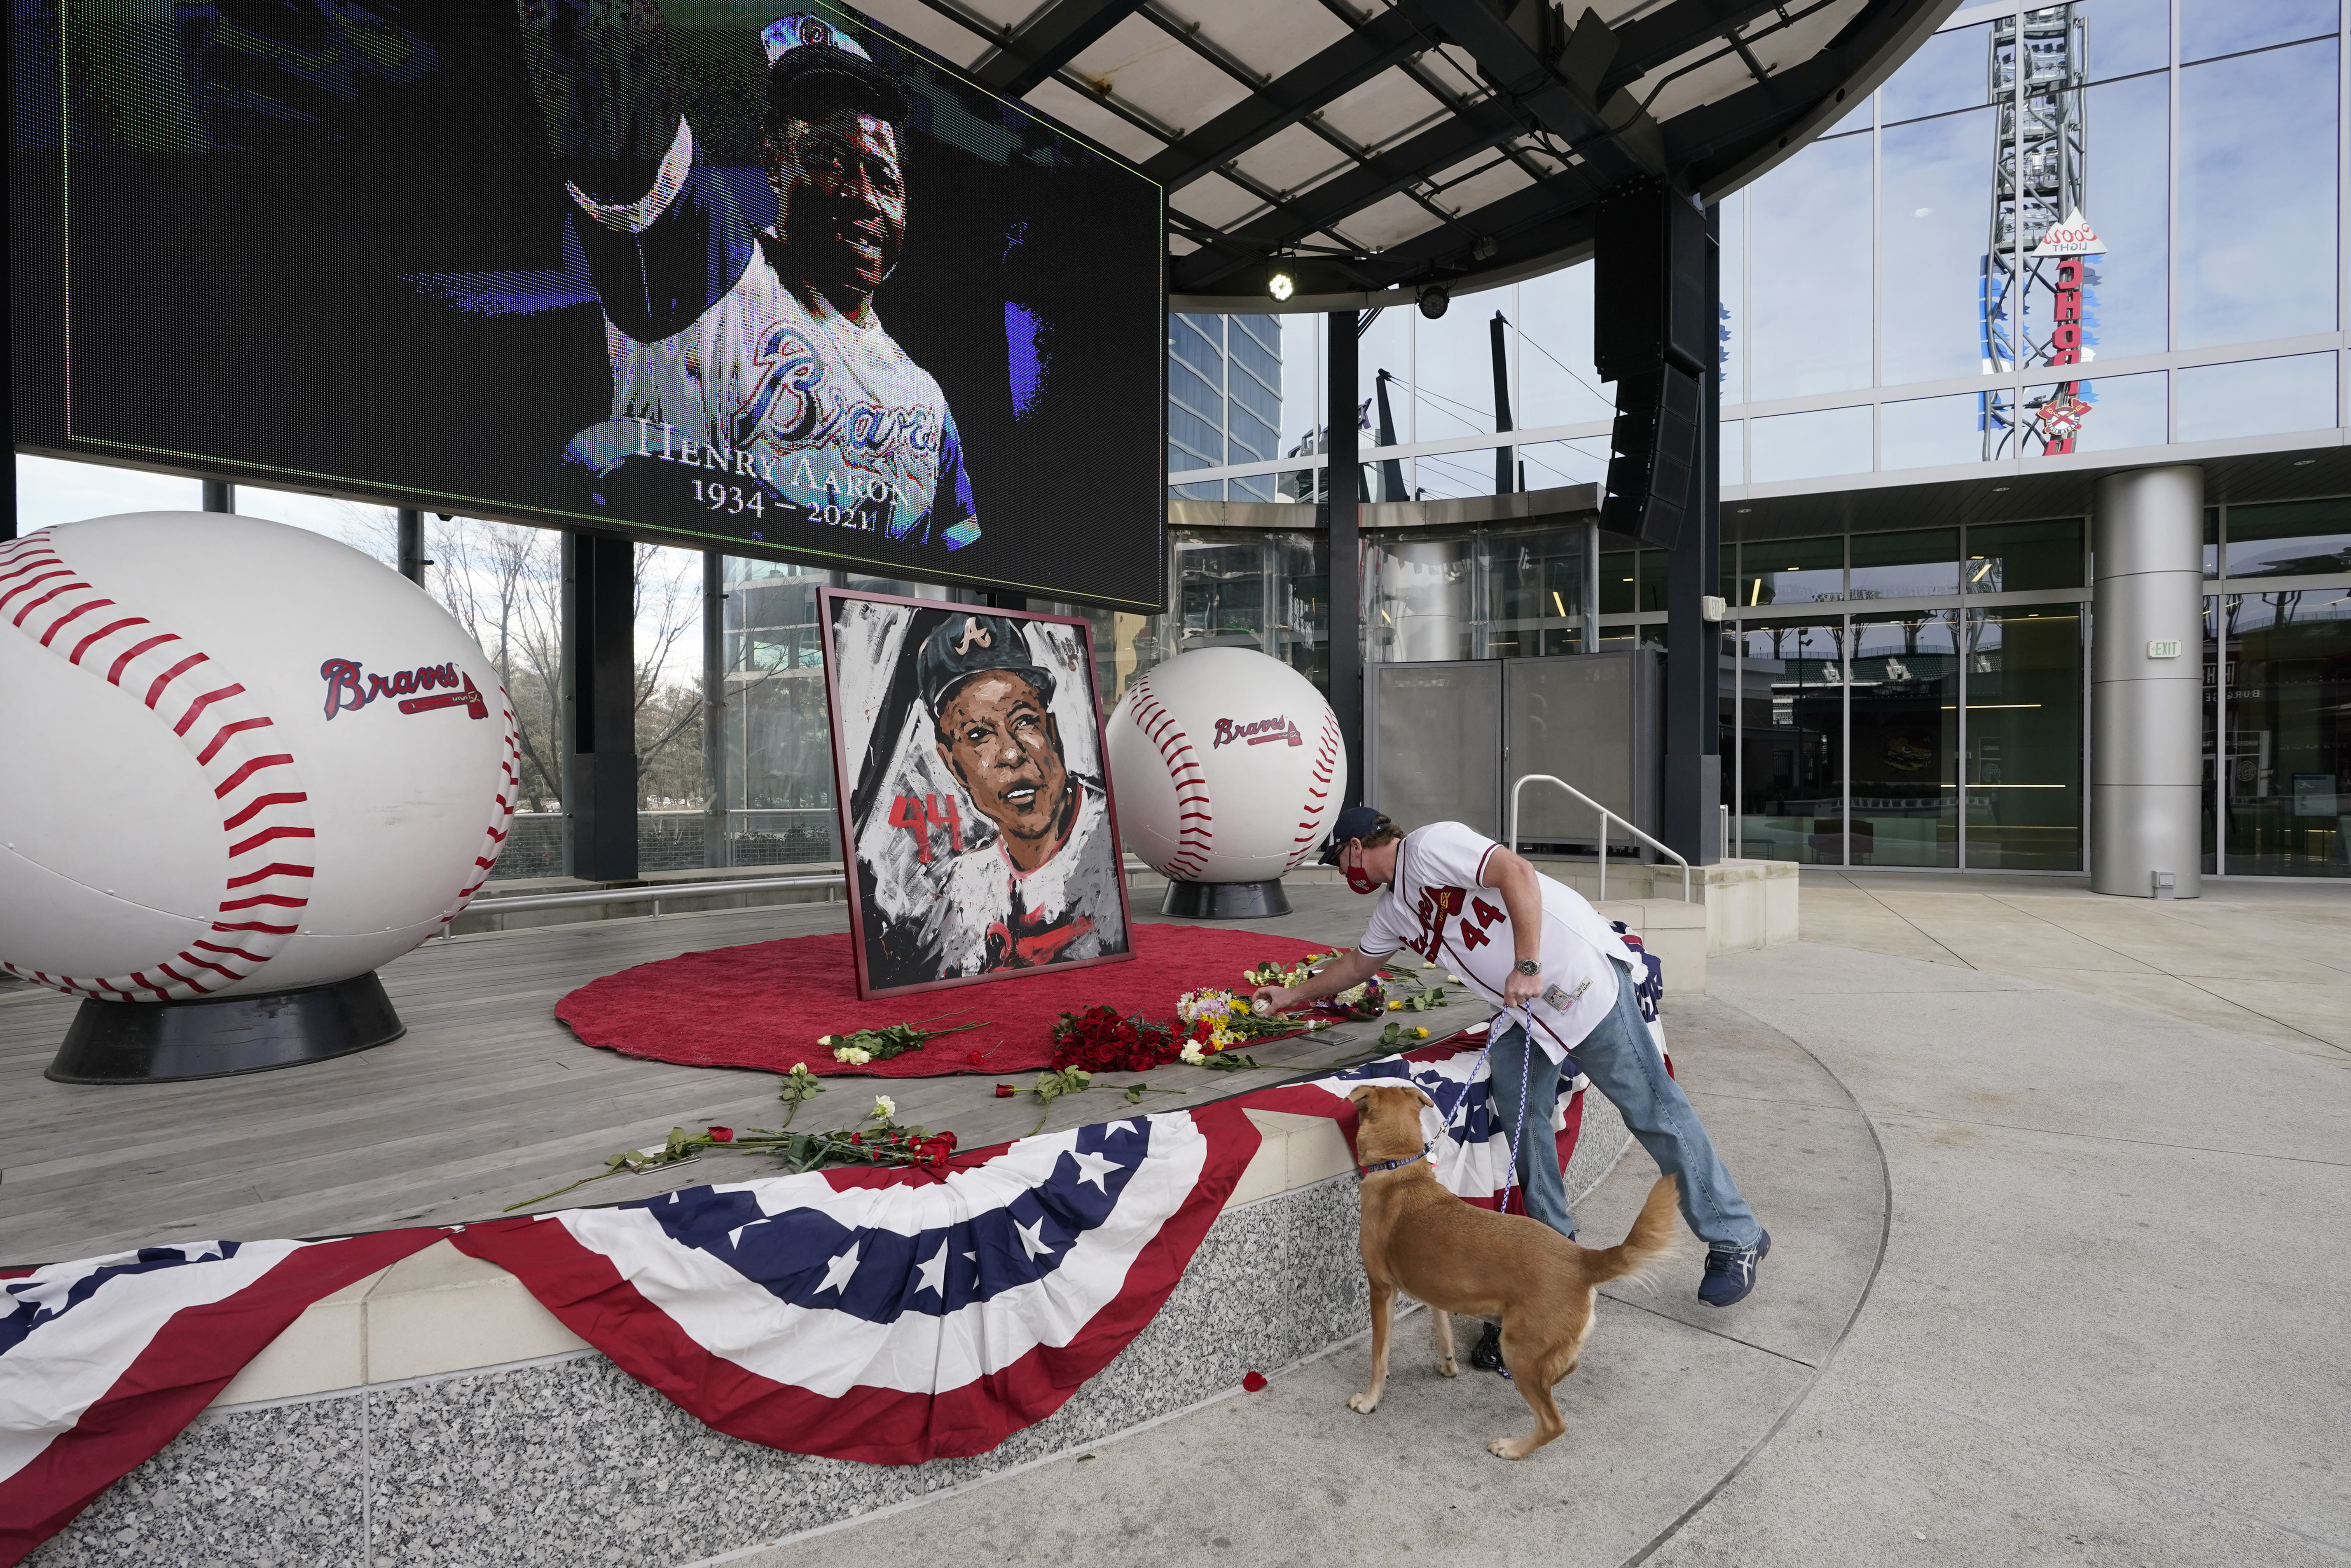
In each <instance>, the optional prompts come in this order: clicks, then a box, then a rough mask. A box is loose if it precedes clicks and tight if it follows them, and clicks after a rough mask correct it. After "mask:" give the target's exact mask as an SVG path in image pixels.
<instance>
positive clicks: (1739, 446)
mask: <svg viewBox="0 0 2351 1568" xmlns="http://www.w3.org/2000/svg"><path fill="white" fill-rule="evenodd" d="M1722 483H1723V484H1725V485H1744V484H1745V483H1747V422H1746V421H1745V420H1741V419H1726V420H1724V421H1723V422H1722Z"/></svg>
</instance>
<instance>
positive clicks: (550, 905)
mask: <svg viewBox="0 0 2351 1568" xmlns="http://www.w3.org/2000/svg"><path fill="white" fill-rule="evenodd" d="M847 882H848V879H847V878H846V877H844V876H842V875H841V873H834V874H832V875H831V876H762V877H751V878H744V879H741V880H738V881H735V882H669V883H644V884H643V885H640V886H637V887H610V888H592V889H590V890H589V891H588V892H586V893H532V894H520V895H517V896H516V897H512V898H485V899H481V900H479V901H477V902H475V903H473V904H467V905H466V906H465V914H467V915H491V914H497V915H511V914H515V913H517V912H518V911H522V910H528V909H579V908H585V907H589V906H598V905H602V904H643V903H644V902H645V901H647V900H648V899H650V900H651V901H652V902H653V918H654V919H655V920H659V919H660V918H661V906H662V901H663V900H664V899H665V898H669V899H674V898H706V897H709V896H711V895H713V894H722V893H763V892H765V891H767V890H768V888H771V887H841V886H845V885H846V884H847ZM441 935H442V936H444V937H446V936H450V935H452V933H451V931H450V929H449V927H447V926H443V927H442V929H441Z"/></svg>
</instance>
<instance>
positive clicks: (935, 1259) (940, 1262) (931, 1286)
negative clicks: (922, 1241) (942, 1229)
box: [914, 1237, 947, 1301]
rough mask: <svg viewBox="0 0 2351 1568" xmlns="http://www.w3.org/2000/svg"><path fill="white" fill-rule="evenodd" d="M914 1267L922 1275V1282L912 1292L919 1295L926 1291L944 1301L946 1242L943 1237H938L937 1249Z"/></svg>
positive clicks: (945, 1297)
mask: <svg viewBox="0 0 2351 1568" xmlns="http://www.w3.org/2000/svg"><path fill="white" fill-rule="evenodd" d="M916 1267H917V1271H918V1272H919V1273H920V1274H921V1275H922V1277H923V1282H922V1283H921V1284H920V1285H918V1286H916V1287H915V1289H914V1294H916V1295H918V1296H919V1295H921V1294H922V1293H923V1292H924V1291H930V1292H931V1294H933V1295H935V1296H936V1297H938V1299H939V1300H941V1301H946V1299H947V1291H946V1284H947V1244H946V1239H945V1238H944V1237H943V1238H941V1239H940V1241H939V1249H938V1250H937V1251H935V1252H934V1253H932V1254H931V1255H930V1257H929V1258H927V1259H926V1260H924V1261H923V1262H922V1263H920V1264H919V1265H917V1266H916Z"/></svg>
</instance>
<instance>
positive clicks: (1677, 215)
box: [1592, 180, 1717, 382]
mask: <svg viewBox="0 0 2351 1568" xmlns="http://www.w3.org/2000/svg"><path fill="white" fill-rule="evenodd" d="M1592 239H1593V289H1592V299H1593V329H1592V362H1593V365H1594V366H1595V367H1597V368H1598V370H1599V371H1600V375H1601V378H1602V379H1603V380H1604V381H1612V382H1613V381H1621V380H1623V379H1624V378H1625V377H1626V376H1637V375H1644V374H1646V373H1647V372H1649V371H1653V370H1655V369H1656V367H1657V366H1658V365H1659V364H1661V363H1666V364H1674V365H1678V366H1680V367H1681V368H1682V370H1684V371H1687V372H1688V373H1689V374H1690V375H1693V376H1698V375H1703V374H1705V373H1706V371H1708V369H1710V368H1711V367H1712V366H1713V364H1714V362H1715V357H1716V350H1717V345H1716V341H1715V339H1716V322H1715V319H1714V309H1713V301H1712V300H1710V299H1708V298H1707V287H1706V262H1707V254H1706V253H1707V246H1708V243H1709V242H1708V238H1707V233H1706V214H1705V212H1704V211H1702V210H1701V209H1700V208H1698V206H1696V205H1695V204H1692V203H1691V201H1690V199H1689V198H1688V197H1687V196H1685V195H1682V194H1680V193H1678V192H1676V191H1675V190H1673V189H1672V188H1671V187H1669V186H1668V185H1667V184H1666V183H1665V182H1663V181H1661V180H1641V181H1636V182H1634V183H1630V184H1625V185H1619V186H1616V187H1614V189H1612V190H1610V191H1609V192H1608V193H1605V194H1604V195H1603V196H1602V197H1601V198H1600V204H1599V210H1598V212H1597V214H1595V216H1594V220H1593V235H1592Z"/></svg>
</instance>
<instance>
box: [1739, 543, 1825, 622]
mask: <svg viewBox="0 0 2351 1568" xmlns="http://www.w3.org/2000/svg"><path fill="white" fill-rule="evenodd" d="M1739 568H1740V577H1741V578H1742V579H1743V580H1744V581H1743V582H1742V585H1741V588H1740V595H1739V602H1740V606H1741V607H1742V608H1744V609H1748V610H1755V609H1760V608H1761V607H1762V606H1764V605H1767V604H1783V605H1784V604H1815V603H1824V602H1827V601H1833V600H1839V599H1843V598H1844V536H1842V535H1839V534H1831V535H1829V536H1828V537H1826V538H1812V539H1762V540H1756V539H1750V540H1748V541H1747V542H1746V543H1744V544H1742V545H1741V546H1740V550H1739Z"/></svg>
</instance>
